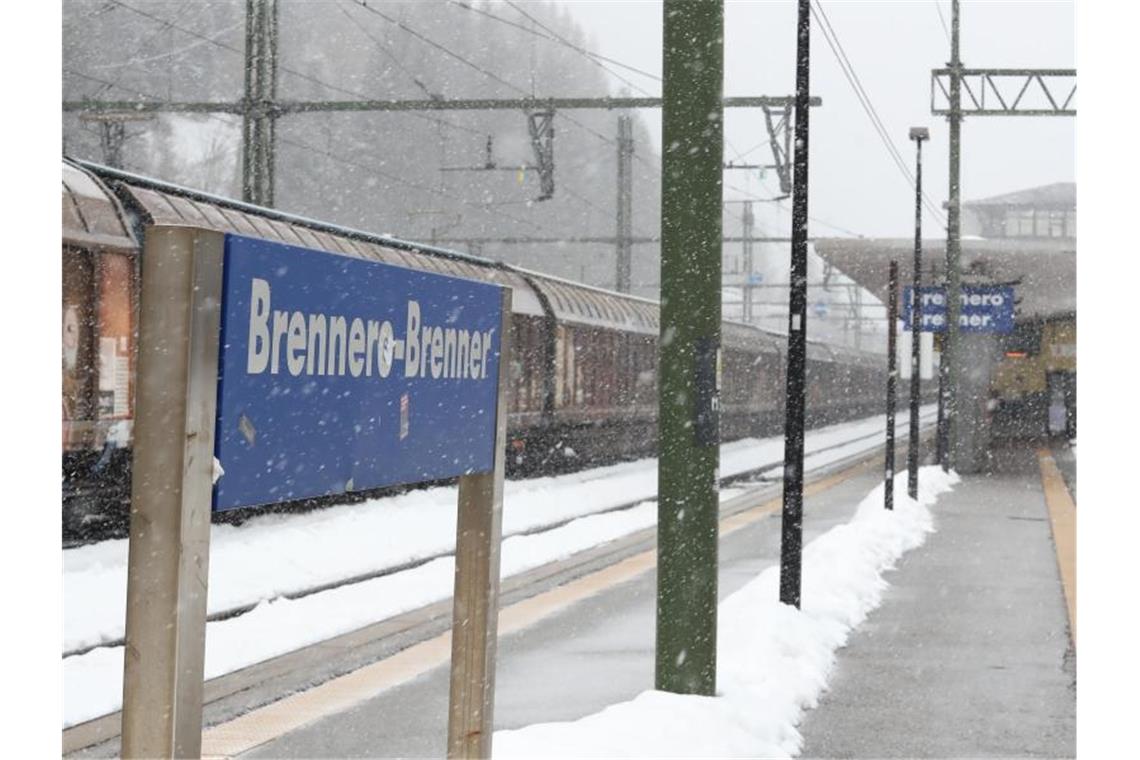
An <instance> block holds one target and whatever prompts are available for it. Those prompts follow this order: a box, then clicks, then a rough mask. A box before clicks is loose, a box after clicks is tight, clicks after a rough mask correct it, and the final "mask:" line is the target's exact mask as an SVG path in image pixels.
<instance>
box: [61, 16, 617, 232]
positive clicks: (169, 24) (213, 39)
mask: <svg viewBox="0 0 1140 760" xmlns="http://www.w3.org/2000/svg"><path fill="white" fill-rule="evenodd" d="M110 2H111V3H113V4H114V5H115V6H118V7H122V8H123V9H125V10H127V11H130V12H132V13H134V14H137V15H139V16H141V17H144V18H147V19H149V20H151V21H153V22H155V23H158V24H160V25H161V26H160V29H165V28H172V29H175V30H177V31H179V32H181V33H183V34H187V35H189V36H191V37H194V38H197V39H200V40H202V41H203V42H205V43H209V44H212V45H215V46H217V47H219V48H221V49H223V50H226V51H229V52H231V53H233V54H235V55H244V53H243V51H242V50H241V49H239V48H237V47H235V46H233V45H230V44H227V43H226V42H224V41H222V40H220V39H218V37H219V36H220V35H214V36H209V35H206V34H202V33H200V32H197V31H195V30H193V29H189V28H187V27H185V26H181V25H179V24H177V23H175V22H173V21H171V20H169V19H164V18H162V17H161V16H157V15H155V14H153V13H150V12H148V11H145V10H142V9H139V8H136V7H134V6H132V5H130V4H129V3H127V2H123V0H110ZM357 4H358V5H360V6H361V7H363V8H364V9H365V10H368V11H370V12H373V13H376V14H377V15H379V16H381V17H382V18H384V19H385V20H386V21H389V22H391V23H395V24H396V25H397V26H398V27H400V28H401V29H403V30H404V31H405V32H409V33H411V34H413V36H416V37H417V38H418V39H421V40H422V41H424V42H426V43H428V44H431V45H432V46H433V47H436V48H438V49H441V50H446V48H444V47H443V46H441V45H438V43H433V41H431V40H429V39H428V38H427V37H425V36H424V35H421V34H419V33H418V32H415V30H412V29H411V28H410V27H408V26H407V25H406V24H402V23H401V22H398V21H395V20H394V19H392V18H390V17H388V16H387V15H386V14H383V13H381V12H379V11H376V10H375V9H373V8H371V7H370V6H368V5H367V4H366V3H364V2H357ZM338 9H339V10H341V12H342V13H344V14H345V15H346V17H348V18H349V20H350V21H352V22H353V23H354V24H355V25H356V26H357V28H358V29H359V30H360V31H361V32H362V33H363V34H364V35H365V36H367V37H368V38H369V39H370V40H371V41H372V42H374V43H375V44H376V45H377V46H378V47H379V48H380V49H381V52H382V53H385V54H386V55H387V54H388V51H387V50H386V49H385V46H384V45H383V44H382V43H381V42H380V40H378V39H376V38H375V37H373V36H372V35H371V34H369V33H368V31H367V30H366V29H365V28H364V27H363V26H361V25H360V23H359V22H358V21H357V20H356V19H354V18H352V16H351V15H349V14H348V12H347V11H346V10H345V9H344V8H343V7H339V6H338ZM227 31H228V30H227ZM448 52H450V51H448ZM452 55H453V56H456V57H458V58H459V59H460V60H462V61H464V62H465V63H467V64H468V65H472V66H475V67H476V68H477V69H479V70H480V71H481V73H484V74H486V75H489V76H491V77H492V78H496V79H498V81H500V82H502V83H503V84H506V85H507V86H510V87H512V88H513V89H515V90H516V91H518V92H520V93H522V94H527V93H526V91H525V90H522V89H521V88H518V87H515V86H514V85H511V84H510V83H509V82H507V81H506V80H504V79H502V78H500V77H497V76H496V75H495V74H494V73H493V72H489V71H487V70H486V69H484V68H482V67H478V66H477V65H475V64H471V62H469V61H467V60H466V59H465V58H463V57H462V56H458V54H452ZM389 58H390V59H391V60H393V62H394V63H396V65H397V67H398V68H400V69H401V70H402V71H403V72H404V73H405V74H407V75H408V76H410V77H413V81H415V82H416V84H417V86H420V87H421V88H422V89H424V91H425V93H426V94H427V95H428V97H432V93H430V92H427V89H426V86H424V85H422V83H421V82H419V81H418V80H417V79H415V78H414V75H412V74H411V72H410V71H409V70H408V69H407V67H406V66H404V65H403V64H402V63H400V62H399V61H398V60H396V59H395V58H394V56H390V55H389ZM279 69H280V70H281V71H282V72H284V73H288V74H291V75H293V76H297V77H299V78H301V79H304V80H307V81H310V82H312V83H314V84H317V85H319V86H322V87H325V88H328V89H330V90H334V91H338V92H342V93H345V94H348V95H352V96H354V97H359V98H364V97H366V96H365V95H363V94H362V93H360V92H357V91H354V90H351V89H347V88H344V87H339V86H337V85H333V84H330V83H328V82H325V81H323V80H321V79H319V78H317V77H314V76H311V75H309V74H306V73H304V72H301V71H297V70H295V69H292V68H290V67H288V66H279ZM71 73H72V74H75V75H77V76H80V77H84V78H86V79H89V80H91V81H93V82H98V83H100V84H102V85H104V87H106V88H108V89H110V88H112V87H115V86H118V87H119V88H120V89H123V90H124V91H127V92H132V93H133V94H137V95H140V96H143V97H146V98H150V99H152V100H159V101H161V100H163V98H161V97H158V96H155V95H153V94H151V93H144V92H141V91H135V90H132V89H129V88H126V87H122V86H121V85H118V84H117V83H114V82H112V81H109V80H106V79H102V78H99V77H94V76H91V75H87V74H83V73H81V72H78V71H71ZM412 115H413V116H416V117H417V118H420V119H422V120H425V121H429V122H432V123H435V124H439V125H443V126H449V127H453V128H456V129H459V130H461V131H465V132H468V133H470V134H475V135H479V136H480V137H482V136H483V134H484V133H483V132H482V131H480V130H476V129H472V128H470V127H466V126H464V125H461V124H456V123H454V122H451V121H449V120H446V119H441V118H439V117H432V116H427V115H424V114H416V113H413V114H412ZM210 118H213V119H217V118H218V117H217V115H211V116H210ZM566 118H567V119H569V120H570V121H574V122H575V123H579V122H577V121H576V120H574V119H570V117H569V116H567V117H566ZM223 121H224V122H225V123H226V124H230V122H229V121H228V120H223ZM579 125H580V126H582V127H584V128H585V129H586V130H587V131H589V132H592V133H593V134H594V135H595V136H597V137H598V138H600V139H602V140H605V141H606V142H610V143H611V144H615V145H616V143H613V141H612V140H610V139H609V138H607V137H605V135H602V134H600V133H598V132H595V131H594V130H592V129H590V128H589V127H587V126H586V125H582V124H580V123H579ZM278 139H281V140H282V142H284V143H286V144H290V145H292V146H293V147H296V148H300V149H303V150H309V151H314V152H318V153H321V154H323V155H325V156H326V157H327V158H331V159H333V160H337V161H340V162H342V163H346V162H347V163H349V164H351V163H352V162H351V161H348V160H347V159H344V158H343V157H340V156H336V155H335V154H332V153H329V152H327V151H322V150H321V149H319V148H315V147H314V146H311V145H305V144H303V143H299V142H298V141H296V140H288V139H285V138H278ZM358 168H365V169H370V170H375V171H376V172H377V173H378V174H380V175H381V176H384V177H386V178H388V179H391V180H393V181H396V182H400V183H402V184H404V185H406V186H409V187H416V188H418V189H423V190H428V188H426V186H422V185H419V184H417V183H410V182H408V181H407V180H405V179H403V178H402V177H399V176H397V175H393V174H390V173H385V172H382V171H380V170H378V169H376V168H375V167H365V166H363V165H358ZM566 189H567V193H568V194H569V195H571V196H572V197H574V198H575V199H576V200H578V201H580V202H582V203H584V204H586V205H588V206H590V207H591V208H592V209H594V210H597V211H600V209H599V208H598V207H597V205H596V204H593V203H591V202H590V201H589V200H588V199H587V198H585V197H584V196H582V195H581V194H580V193H574V192H570V191H569V188H566ZM429 191H431V192H436V193H437V194H438V193H439V191H438V189H436V188H432V189H431V190H429ZM443 195H444V197H448V198H451V199H453V200H456V201H458V202H460V203H463V204H465V205H473V206H475V207H478V208H489V207H490V206H488V205H487V204H478V203H475V202H472V201H468V200H466V199H463V198H460V197H458V196H454V195H448V194H443ZM491 205H501V204H491ZM500 216H503V218H506V219H510V220H511V221H515V222H518V223H520V224H525V225H528V226H531V227H532V228H534V229H543V228H542V227H540V226H538V225H535V224H534V223H533V222H530V221H527V220H524V219H519V218H517V217H512V216H509V215H505V214H500Z"/></svg>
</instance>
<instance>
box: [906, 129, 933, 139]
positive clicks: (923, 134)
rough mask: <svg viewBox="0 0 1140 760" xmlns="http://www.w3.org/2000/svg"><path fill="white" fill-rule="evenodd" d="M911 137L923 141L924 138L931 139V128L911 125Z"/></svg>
mask: <svg viewBox="0 0 1140 760" xmlns="http://www.w3.org/2000/svg"><path fill="white" fill-rule="evenodd" d="M910 139H912V140H914V141H916V142H922V141H923V140H929V139H930V130H929V129H927V128H926V127H911V128H910Z"/></svg>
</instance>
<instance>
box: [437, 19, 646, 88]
mask: <svg viewBox="0 0 1140 760" xmlns="http://www.w3.org/2000/svg"><path fill="white" fill-rule="evenodd" d="M448 2H449V3H450V4H452V5H456V6H458V7H460V8H463V9H464V10H467V11H471V12H472V13H477V14H479V15H480V16H486V17H487V18H490V19H494V20H495V21H498V22H499V23H501V24H506V25H507V26H513V27H514V28H515V29H519V30H522V31H524V32H526V33H527V34H532V35H534V36H536V37H539V38H541V39H544V40H550V41H551V42H559V43H562V44H564V45H566V46H568V47H571V48H573V49H575V50H577V51H578V52H579V53H581V54H582V55H585V56H588V57H589V58H592V59H595V60H597V61H601V62H603V63H609V64H612V65H614V66H617V67H619V68H623V69H626V70H628V71H632V72H633V73H635V74H640V75H641V76H643V77H648V78H649V79H653V80H655V81H658V82H660V81H661V77H659V76H657V75H656V74H651V73H650V72H648V71H644V70H642V69H639V68H637V67H635V66H630V65H629V64H627V63H622V62H621V61H618V60H615V59H613V58H609V57H607V56H604V55H602V54H601V53H596V52H594V51H593V50H588V49H586V48H584V47H582V46H581V45H575V44H574V43H572V42H570V41H568V40H566V39H564V38H563V37H562V36H561V35H559V34H558V33H557V32H554V31H553V30H550V29H549V27H546V26H545V25H543V24H541V23H540V22H538V21H535V23H537V24H539V26H542V28H544V29H547V31H549V32H550V34H551V35H553V36H547V35H545V34H539V33H538V32H536V31H535V30H534V29H532V28H530V27H527V26H523V25H522V24H519V23H516V22H514V21H511V20H510V19H508V18H503V17H502V16H498V15H496V14H494V13H491V12H490V11H488V10H486V9H484V8H476V7H475V6H473V5H470V4H468V3H467V2H465V1H464V0H448ZM512 7H514V6H513V4H512ZM515 10H519V9H518V8H517V7H516V8H515ZM519 12H520V13H523V15H524V16H526V15H527V14H526V13H525V12H523V11H521V10H519ZM527 17H528V18H531V17H530V16H527ZM531 20H532V21H533V20H534V19H533V18H531ZM607 71H610V70H609V69H607ZM610 73H611V74H613V75H614V76H615V77H616V76H618V75H617V74H616V73H615V72H613V71H610ZM619 78H620V77H619ZM622 81H624V82H626V84H629V85H630V86H631V87H636V85H633V84H632V83H631V82H629V81H628V80H624V79H623V80H622ZM642 92H643V93H644V92H645V91H644V90H642ZM645 94H646V95H648V94H649V93H645Z"/></svg>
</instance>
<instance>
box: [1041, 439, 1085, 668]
mask: <svg viewBox="0 0 1140 760" xmlns="http://www.w3.org/2000/svg"><path fill="white" fill-rule="evenodd" d="M1037 463H1038V466H1039V467H1040V468H1041V487H1042V490H1044V492H1045V505H1046V506H1047V507H1048V509H1049V525H1050V527H1051V528H1052V530H1053V546H1054V547H1055V548H1056V550H1057V569H1058V570H1059V571H1060V574H1061V588H1062V589H1063V590H1064V593H1065V605H1066V607H1067V608H1068V612H1069V635H1070V637H1071V638H1072V642H1073V647H1074V648H1076V646H1077V505H1076V503H1075V502H1074V501H1073V497H1072V495H1071V494H1070V493H1069V489H1068V487H1067V486H1066V485H1065V480H1064V478H1062V477H1061V471H1060V469H1058V467H1057V462H1056V460H1054V459H1053V453H1052V452H1051V451H1049V449H1045V448H1042V449H1038V450H1037Z"/></svg>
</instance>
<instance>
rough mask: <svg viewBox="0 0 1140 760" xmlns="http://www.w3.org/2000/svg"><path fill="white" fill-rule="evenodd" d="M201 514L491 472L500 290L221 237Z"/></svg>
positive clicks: (272, 244) (426, 273)
mask: <svg viewBox="0 0 1140 760" xmlns="http://www.w3.org/2000/svg"><path fill="white" fill-rule="evenodd" d="M223 278H224V284H223V299H224V300H223V304H222V336H221V349H220V357H219V365H218V366H219V377H218V404H217V420H216V433H215V456H216V457H217V459H218V462H219V464H220V466H221V475H220V477H218V478H217V481H216V483H215V485H214V509H215V510H218V511H222V510H228V509H234V508H237V507H244V506H253V505H258V504H268V503H273V502H280V501H289V500H294V499H303V498H309V497H314V496H326V495H332V494H340V493H346V492H350V491H357V490H363V489H369V488H379V487H382V486H390V485H396V484H404V483H418V482H424V481H429V480H438V479H443V478H449V477H454V476H457V475H465V474H471V473H477V472H488V471H490V470H491V469H492V468H493V466H494V454H495V452H494V445H495V444H494V442H495V412H496V408H495V407H496V403H497V400H498V380H499V353H500V346H501V344H500V338H501V335H500V334H499V333H500V325H501V324H502V322H501V320H502V291H501V288H500V287H498V286H495V285H488V284H485V283H480V282H474V281H471V280H464V279H459V278H455V277H447V276H443V275H439V274H434V273H430V272H423V271H418V270H412V269H405V268H402V267H396V266H390V265H387V264H381V263H378V262H371V261H364V260H360V259H354V258H349V257H347V256H343V255H339V254H331V253H325V252H321V251H313V250H308V249H304V248H299V247H295V246H290V245H284V244H281V243H275V242H270V241H266V240H259V239H255V238H249V237H243V236H239V235H226V240H225V264H224V274H223Z"/></svg>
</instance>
